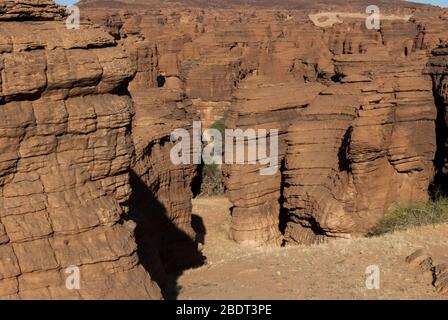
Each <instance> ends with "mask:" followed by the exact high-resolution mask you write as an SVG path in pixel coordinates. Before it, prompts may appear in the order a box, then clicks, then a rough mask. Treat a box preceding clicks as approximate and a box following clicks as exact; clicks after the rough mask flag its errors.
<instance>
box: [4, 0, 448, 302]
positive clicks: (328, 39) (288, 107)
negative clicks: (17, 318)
mask: <svg viewBox="0 0 448 320" xmlns="http://www.w3.org/2000/svg"><path fill="white" fill-rule="evenodd" d="M377 3H379V4H380V5H381V8H382V12H385V13H386V14H391V15H392V18H390V19H385V20H384V21H383V23H382V28H381V29H380V30H366V28H365V23H364V21H363V20H364V19H363V18H360V17H358V15H359V14H360V13H359V12H364V9H365V6H366V5H367V4H371V3H370V1H364V0H359V1H356V2H351V4H350V5H347V4H346V3H345V2H343V1H339V0H333V1H318V2H315V1H295V0H289V1H284V2H282V3H279V2H277V1H264V0H257V1H254V2H253V4H252V5H251V7H248V6H246V7H243V6H241V4H239V2H238V3H237V2H235V1H227V2H224V3H222V2H221V1H219V2H207V3H206V2H205V1H202V0H191V1H184V4H186V7H185V8H184V7H182V6H179V5H177V4H172V3H168V2H164V1H145V2H143V1H138V0H135V1H132V0H123V1H120V2H117V1H99V0H85V1H83V2H82V6H81V8H82V11H81V16H82V18H83V21H84V22H83V24H82V26H81V28H80V30H76V31H75V30H68V29H66V28H65V27H64V22H63V21H62V20H63V11H64V10H63V9H62V8H61V7H59V6H56V5H54V4H53V3H52V2H51V1H46V0H34V1H33V0H28V1H20V2H17V1H7V0H5V1H1V2H0V54H1V60H0V70H1V73H2V77H1V91H0V92H1V93H0V104H1V106H0V113H1V117H0V151H1V152H0V194H1V198H0V257H1V258H2V259H1V260H0V297H2V298H35V297H40V298H42V297H44V298H156V299H158V298H160V297H161V295H160V290H159V288H158V286H157V285H156V284H155V283H154V282H153V281H152V280H151V278H152V279H155V280H156V281H157V282H158V283H159V284H160V285H162V286H163V284H164V281H165V280H166V279H165V275H166V272H168V271H172V270H174V269H178V268H185V267H187V266H191V265H196V264H200V263H202V262H203V257H202V256H201V255H200V254H199V253H198V252H197V249H196V243H195V233H194V231H193V230H192V227H191V197H192V194H193V192H192V189H193V187H192V185H193V184H194V183H195V182H194V179H195V176H196V175H197V170H198V168H197V167H196V166H195V165H182V166H175V165H173V164H172V163H171V161H170V159H169V154H170V150H171V148H172V146H173V142H171V141H170V136H171V132H172V131H173V130H174V129H177V128H185V129H188V130H191V125H192V122H193V120H195V119H201V120H202V121H203V123H204V125H205V127H207V126H209V125H211V124H213V123H214V122H215V121H217V120H221V119H223V118H225V120H226V125H227V127H228V128H240V129H243V130H244V129H248V128H251V129H268V130H269V129H277V130H278V131H279V143H280V147H279V159H278V161H279V166H280V171H278V172H277V174H275V175H273V176H261V175H260V174H259V169H260V166H258V165H230V166H229V165H227V166H224V170H223V171H224V174H225V180H226V186H227V189H228V195H229V198H230V200H231V201H232V202H233V204H234V207H233V209H232V226H231V231H230V233H231V237H232V238H233V239H234V240H236V241H238V242H240V243H249V244H256V245H259V244H277V245H278V244H280V243H282V242H283V240H286V241H287V242H288V243H315V242H321V241H326V240H328V239H329V238H330V239H331V238H336V237H351V236H357V235H363V234H366V233H367V232H368V231H369V229H370V228H371V227H372V226H374V225H375V223H376V222H377V221H378V219H380V218H381V217H382V215H383V214H384V211H385V210H386V209H387V207H388V206H390V205H391V204H392V203H393V202H397V201H398V202H403V203H407V202H411V201H416V200H421V199H426V198H427V189H428V186H429V185H430V183H431V182H432V179H433V176H434V166H433V159H434V157H436V159H437V160H438V163H440V164H439V165H437V166H436V169H437V171H438V172H439V175H438V176H440V177H442V178H440V179H442V181H443V177H444V176H443V175H444V174H446V173H444V172H445V171H444V169H443V167H444V165H446V159H445V158H444V157H446V153H445V155H443V152H444V151H443V146H444V144H446V134H445V132H446V122H445V121H446V118H444V116H445V114H446V104H447V100H448V99H447V98H446V95H447V94H446V91H447V90H446V87H447V84H446V77H445V74H446V56H447V55H446V46H444V45H442V46H440V48H438V49H435V50H433V51H432V49H434V48H435V47H436V46H438V45H439V44H440V42H441V40H442V39H443V38H445V37H446V31H445V30H444V27H445V26H446V21H447V20H446V12H444V11H442V10H439V9H437V8H434V7H429V6H423V5H413V4H405V3H402V2H399V1H394V2H393V3H392V4H391V3H390V2H385V1H377ZM318 10H319V11H323V10H329V11H331V10H335V11H338V12H339V11H344V12H349V13H355V14H354V15H353V14H351V15H350V14H349V15H347V16H346V17H342V18H341V19H342V21H341V23H337V24H334V25H332V24H330V25H329V26H328V27H325V28H321V27H319V26H316V25H315V23H313V21H312V20H311V19H310V17H309V14H310V13H316V12H317V11H318ZM393 15H396V16H395V18H393V17H394V16H393ZM408 15H410V16H411V17H410V18H409V19H408V18H406V17H407V16H408ZM397 17H398V18H397ZM403 17H404V18H403ZM88 20H90V21H94V22H95V23H97V24H100V25H102V26H103V27H102V28H100V27H94V26H93V25H92V23H91V22H89V21H88ZM24 21H27V23H23V22H24ZM104 30H106V31H108V33H106V32H105V31H104ZM119 47H121V48H119ZM431 51H432V56H431ZM430 56H431V58H430ZM429 58H430V60H429V63H428V59H429ZM426 65H428V67H427V68H425V66H426ZM425 70H426V71H425ZM431 75H432V76H433V82H431ZM433 95H435V96H436V97H437V98H436V102H435V103H434V99H433ZM437 109H438V113H439V115H438V122H437V128H436V121H435V120H436V116H437V115H436V113H437ZM444 120H445V121H444ZM436 133H437V137H438V138H437V139H436ZM437 140H438V141H437ZM436 142H437V144H438V150H437V152H438V155H437V156H435V153H436ZM445 181H446V180H445ZM131 221H134V222H135V223H136V225H135V223H134V222H131ZM134 229H135V230H134ZM283 229H285V230H283ZM283 231H284V234H282V232H283ZM5 261H7V262H5ZM70 265H75V266H79V267H80V269H81V277H82V280H81V288H82V289H81V291H68V290H67V289H66V288H65V287H64V279H65V276H66V275H65V274H64V272H65V268H67V267H68V266H70ZM145 269H146V270H145ZM148 273H149V274H150V275H148Z"/></svg>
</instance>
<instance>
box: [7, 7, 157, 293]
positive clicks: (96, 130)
mask: <svg viewBox="0 0 448 320" xmlns="http://www.w3.org/2000/svg"><path fill="white" fill-rule="evenodd" d="M1 8H2V9H1V11H0V17H1V19H0V20H1V22H0V29H1V34H0V43H1V46H0V51H1V74H2V83H1V93H0V96H1V98H0V99H1V106H0V195H1V196H0V239H1V240H0V297H1V298H2V299H5V298H6V299H10V298H11V299H17V298H21V299H120V298H123V299H158V298H160V289H159V288H158V286H157V285H156V284H155V283H154V282H152V281H151V279H150V277H149V275H148V273H147V272H146V271H145V269H144V268H143V266H142V265H141V264H140V262H139V259H138V256H137V243H136V241H135V238H134V228H135V224H134V223H133V222H130V221H124V217H125V214H126V211H127V210H128V209H127V207H126V205H125V203H126V202H127V201H128V199H129V197H130V195H131V187H130V184H129V175H130V171H129V168H130V165H131V160H132V156H133V152H134V145H133V142H132V138H131V135H130V125H131V119H132V115H133V112H134V110H133V103H132V101H131V99H130V98H129V96H127V95H125V94H123V93H124V91H123V88H125V87H126V85H127V83H128V82H129V80H130V79H131V78H132V77H133V75H134V73H135V66H134V65H133V64H132V63H131V61H130V60H129V59H128V57H127V56H126V55H125V54H124V53H123V52H122V51H121V50H120V49H119V48H117V47H116V43H115V41H114V40H113V38H112V37H111V36H110V35H108V34H107V33H105V32H103V31H102V30H100V29H99V28H96V27H93V26H92V25H90V24H83V25H82V27H81V29H80V30H79V31H78V30H77V31H72V30H68V29H66V28H65V25H64V23H63V22H61V21H58V20H62V19H63V16H62V15H61V12H63V11H64V10H63V9H61V7H58V6H55V5H54V4H53V3H52V2H51V1H28V2H27V1H20V2H19V3H18V2H16V1H3V2H2V4H1ZM5 20H7V21H5ZM17 20H20V22H19V21H17ZM26 20H30V22H27V23H24V22H23V21H26ZM87 49H88V50H87ZM69 266H77V267H79V271H80V280H81V281H80V285H81V288H80V290H69V289H67V288H66V284H65V282H66V278H67V277H68V276H69V274H66V268H67V267H69Z"/></svg>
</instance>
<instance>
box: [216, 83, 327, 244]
mask: <svg viewBox="0 0 448 320" xmlns="http://www.w3.org/2000/svg"><path fill="white" fill-rule="evenodd" d="M267 81H269V80H267V79H265V78H263V77H253V78H248V79H247V80H246V81H244V82H243V83H241V86H240V88H239V90H238V91H237V93H236V97H237V101H236V102H235V103H234V104H233V105H232V107H231V109H230V110H229V113H228V117H227V121H226V128H229V129H241V130H243V131H244V132H245V133H247V136H246V137H245V138H246V139H245V149H246V150H248V145H249V144H251V143H256V144H257V145H258V144H259V143H260V141H259V140H260V139H263V137H264V136H260V135H258V132H259V130H260V129H264V130H266V133H267V135H266V136H265V139H266V141H267V148H266V149H267V154H266V155H265V156H266V157H275V156H274V155H271V154H270V153H269V150H270V144H271V143H273V140H271V139H272V133H271V134H270V131H271V130H272V129H275V130H278V137H277V139H278V159H276V160H275V162H276V163H275V164H274V165H276V166H277V167H276V170H275V172H272V173H273V174H269V175H261V174H260V169H261V168H266V167H267V166H268V165H264V164H260V163H259V162H258V163H257V164H248V163H247V162H248V159H249V158H248V156H247V154H246V155H245V157H246V161H245V164H240V165H227V167H226V170H225V175H226V176H227V179H226V180H227V181H226V185H227V189H228V197H229V200H230V201H231V202H232V203H233V204H234V207H233V208H232V225H231V231H230V235H231V237H232V238H233V239H234V240H235V241H237V242H239V243H243V244H256V245H259V244H277V245H278V244H281V243H282V240H283V238H282V235H281V233H280V224H281V220H282V217H281V202H282V191H283V190H282V169H283V168H282V165H283V162H284V159H285V155H286V147H287V145H286V141H285V139H286V134H287V132H288V128H289V126H290V125H291V124H292V123H293V122H294V121H295V119H297V116H298V114H299V112H300V111H301V109H302V108H305V107H306V106H307V105H308V104H309V103H310V101H312V100H313V99H314V98H315V96H316V95H317V94H318V93H319V92H320V91H321V90H323V88H324V86H322V85H320V84H318V83H312V84H297V83H283V84H281V83H278V84H267V83H266V82H267ZM279 95H280V96H281V97H283V98H282V99H279V98H278V97H279ZM251 129H253V130H256V131H255V132H256V133H257V135H256V136H253V137H252V136H250V135H249V131H246V130H251ZM251 140H255V141H251ZM246 153H247V151H246ZM262 156H263V155H262ZM276 158H277V157H276ZM258 160H264V158H259V159H258Z"/></svg>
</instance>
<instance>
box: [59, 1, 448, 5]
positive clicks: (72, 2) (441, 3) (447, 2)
mask: <svg viewBox="0 0 448 320" xmlns="http://www.w3.org/2000/svg"><path fill="white" fill-rule="evenodd" d="M78 1H79V0H55V2H57V3H60V4H65V5H70V4H74V3H76V2H78ZM414 2H420V3H430V4H434V5H438V6H441V7H448V0H414Z"/></svg>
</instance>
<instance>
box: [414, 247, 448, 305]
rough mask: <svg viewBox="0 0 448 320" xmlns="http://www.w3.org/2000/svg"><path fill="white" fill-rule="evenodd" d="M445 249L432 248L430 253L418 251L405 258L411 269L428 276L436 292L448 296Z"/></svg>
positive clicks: (447, 267) (447, 265)
mask: <svg viewBox="0 0 448 320" xmlns="http://www.w3.org/2000/svg"><path fill="white" fill-rule="evenodd" d="M442 252H445V249H441V248H437V247H435V248H432V250H431V251H429V250H426V249H419V250H417V251H415V252H414V253H413V254H411V255H410V256H409V257H407V258H406V262H407V263H409V266H410V267H411V268H414V269H417V270H418V271H420V272H421V273H423V274H427V275H429V276H430V281H432V285H433V286H434V287H435V289H436V291H437V292H438V293H440V294H441V295H445V296H448V256H446V254H444V253H442Z"/></svg>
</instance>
